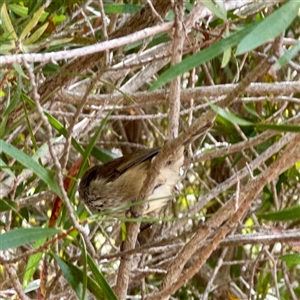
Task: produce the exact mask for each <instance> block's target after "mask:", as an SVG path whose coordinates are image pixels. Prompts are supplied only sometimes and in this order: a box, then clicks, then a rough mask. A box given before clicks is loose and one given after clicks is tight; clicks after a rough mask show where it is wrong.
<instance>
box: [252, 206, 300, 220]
mask: <svg viewBox="0 0 300 300" xmlns="http://www.w3.org/2000/svg"><path fill="white" fill-rule="evenodd" d="M258 217H259V218H261V219H264V220H268V221H295V220H300V205H296V206H293V207H289V208H286V209H282V210H279V211H275V212H270V213H264V214H260V215H258Z"/></svg>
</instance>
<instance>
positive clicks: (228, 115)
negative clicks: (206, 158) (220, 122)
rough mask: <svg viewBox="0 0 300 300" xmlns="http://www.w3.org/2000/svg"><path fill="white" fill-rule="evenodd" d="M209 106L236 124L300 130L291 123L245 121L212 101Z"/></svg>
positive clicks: (282, 130) (260, 127)
mask: <svg viewBox="0 0 300 300" xmlns="http://www.w3.org/2000/svg"><path fill="white" fill-rule="evenodd" d="M208 103H209V105H210V107H211V108H212V110H213V111H215V112H216V113H217V114H218V115H219V116H221V117H223V118H224V119H225V120H227V121H229V122H231V123H235V124H238V125H240V126H253V127H255V128H258V129H270V130H276V131H281V132H300V126H299V125H291V124H270V123H254V122H250V121H247V120H245V119H243V118H241V117H239V116H237V115H234V114H232V113H230V112H227V111H226V110H225V109H223V108H221V107H219V106H216V105H214V104H213V103H211V102H209V101H208Z"/></svg>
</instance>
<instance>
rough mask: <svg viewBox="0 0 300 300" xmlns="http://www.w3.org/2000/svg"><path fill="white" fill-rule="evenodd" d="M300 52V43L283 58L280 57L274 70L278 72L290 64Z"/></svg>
mask: <svg viewBox="0 0 300 300" xmlns="http://www.w3.org/2000/svg"><path fill="white" fill-rule="evenodd" d="M299 51H300V42H298V43H297V44H296V45H294V46H293V47H292V48H290V49H289V50H288V51H286V52H285V53H284V54H283V55H282V56H280V57H279V59H278V60H277V62H276V63H275V65H274V69H275V70H278V69H280V68H282V67H283V66H284V65H286V64H287V63H289V61H290V60H292V59H293V58H294V57H295V56H296V55H297V54H298V53H299Z"/></svg>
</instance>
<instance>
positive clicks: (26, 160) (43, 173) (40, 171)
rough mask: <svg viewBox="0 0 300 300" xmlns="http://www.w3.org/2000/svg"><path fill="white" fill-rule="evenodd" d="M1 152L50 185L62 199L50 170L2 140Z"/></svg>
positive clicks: (0, 143) (0, 144)
mask: <svg viewBox="0 0 300 300" xmlns="http://www.w3.org/2000/svg"><path fill="white" fill-rule="evenodd" d="M0 151H3V152H4V153H6V154H7V155H9V156H11V157H13V158H14V159H16V160H17V161H18V162H19V163H20V164H22V165H23V166H25V167H26V168H28V169H30V170H31V171H32V172H33V173H35V174H36V175H37V176H38V177H39V178H40V179H42V180H43V181H44V182H45V183H46V184H48V185H49V187H50V188H51V190H52V191H54V192H55V193H56V194H57V195H58V196H59V197H61V192H60V190H59V187H58V184H57V182H56V181H55V180H54V178H53V174H51V173H50V172H49V171H48V170H46V169H45V168H44V167H42V166H41V165H40V164H38V163H37V162H36V161H35V160H33V159H32V158H31V157H30V156H28V155H27V154H25V153H24V152H22V151H20V150H19V149H17V148H16V147H14V146H12V145H10V144H7V143H6V142H5V141H3V140H1V139H0Z"/></svg>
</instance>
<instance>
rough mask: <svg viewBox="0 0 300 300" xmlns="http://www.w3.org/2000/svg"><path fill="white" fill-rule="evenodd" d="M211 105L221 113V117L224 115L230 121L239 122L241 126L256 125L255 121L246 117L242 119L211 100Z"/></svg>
mask: <svg viewBox="0 0 300 300" xmlns="http://www.w3.org/2000/svg"><path fill="white" fill-rule="evenodd" d="M208 102H209V101H208ZM209 105H210V107H211V108H212V110H214V111H215V112H216V113H217V114H218V115H220V116H221V117H223V118H224V119H226V120H227V121H229V122H231V123H235V124H238V125H241V126H253V125H254V123H252V122H249V121H247V120H245V119H242V118H241V117H238V116H236V115H234V114H231V113H229V112H227V111H226V110H225V109H223V108H221V107H219V106H217V105H214V104H213V103H211V102H209Z"/></svg>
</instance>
